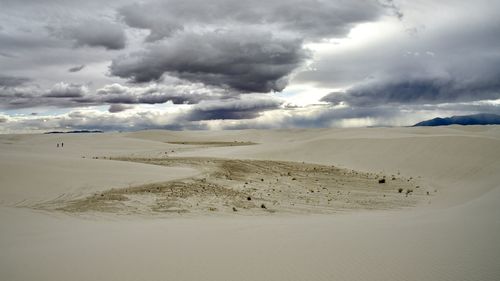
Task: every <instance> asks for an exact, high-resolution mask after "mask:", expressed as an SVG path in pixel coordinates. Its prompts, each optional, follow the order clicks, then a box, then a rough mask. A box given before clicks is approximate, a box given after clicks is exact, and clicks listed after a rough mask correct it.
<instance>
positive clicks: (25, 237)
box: [0, 126, 500, 281]
mask: <svg viewBox="0 0 500 281" xmlns="http://www.w3.org/2000/svg"><path fill="white" fill-rule="evenodd" d="M60 141H64V143H65V147H64V148H63V149H57V148H56V147H55V144H56V143H57V142H60ZM167 141H174V142H175V141H198V142H201V141H252V142H256V143H259V144H258V145H250V146H233V147H222V146H217V147H198V148H197V147H196V146H194V147H193V146H189V147H187V146H183V145H180V144H168V143H165V142H167ZM172 150H173V151H174V152H172ZM165 152H167V153H168V155H171V156H177V157H182V156H196V157H200V156H209V157H224V158H235V159H265V160H287V161H298V162H302V161H305V162H311V163H318V164H328V165H332V164H333V165H336V166H341V167H345V168H350V169H356V170H361V171H367V172H384V173H386V174H389V175H390V174H397V173H398V172H399V173H400V174H401V175H404V176H406V177H415V178H417V177H418V179H419V180H421V181H422V182H423V184H424V185H425V188H429V189H430V190H436V191H437V192H435V193H434V194H433V195H432V196H429V199H426V200H424V201H422V202H421V204H419V206H417V207H412V208H405V209H393V210H385V211H351V212H346V213H339V214H328V215H295V214H280V213H276V214H267V215H252V216H242V215H237V214H236V215H227V214H224V215H213V214H212V215H207V216H183V215H178V216H172V217H167V218H158V217H148V216H143V215H134V216H114V215H113V214H86V215H84V216H80V215H74V214H67V213H63V212H57V211H51V212H48V211H39V210H33V209H30V208H21V207H15V205H16V204H18V205H19V202H36V201H43V200H47V199H51V198H55V197H57V196H60V195H62V194H82V195H83V194H89V193H92V192H95V191H98V190H106V189H109V188H112V187H127V186H128V185H138V184H142V183H148V182H157V181H165V180H170V179H174V178H183V177H188V176H192V175H195V174H197V173H198V171H196V170H193V169H190V168H185V167H178V168H176V167H161V166H153V165H145V164H138V163H132V162H118V161H110V160H99V159H97V160H96V159H92V157H103V156H122V155H129V156H137V157H158V156H161V155H164V153H165ZM82 156H85V158H82ZM499 183H500V127H499V126H471V127H457V126H452V127H440V128H365V129H317V130H312V129H311V130H278V131H264V130H247V131H221V132H213V131H210V132H166V131H145V132H136V133H128V134H92V135H23V136H15V135H3V136H0V200H1V205H0V229H1V231H0V280H443V281H444V280H500V266H499V260H500V235H499V233H500V219H499V218H500V184H499ZM20 205H22V204H20Z"/></svg>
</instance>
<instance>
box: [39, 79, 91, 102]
mask: <svg viewBox="0 0 500 281" xmlns="http://www.w3.org/2000/svg"><path fill="white" fill-rule="evenodd" d="M87 92H88V89H87V87H86V86H84V85H80V84H67V83H64V82H60V83H57V84H55V85H54V87H53V88H52V89H51V90H50V91H49V92H48V93H47V94H45V95H44V97H48V98H80V97H83V96H84V95H85V94H86V93H87Z"/></svg>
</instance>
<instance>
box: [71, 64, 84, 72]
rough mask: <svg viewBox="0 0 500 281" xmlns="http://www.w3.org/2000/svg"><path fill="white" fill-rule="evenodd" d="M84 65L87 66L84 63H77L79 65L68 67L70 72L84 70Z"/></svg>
mask: <svg viewBox="0 0 500 281" xmlns="http://www.w3.org/2000/svg"><path fill="white" fill-rule="evenodd" d="M84 67H85V65H84V64H82V65H77V66H74V67H71V68H70V69H68V72H78V71H80V70H82V69H83V68H84Z"/></svg>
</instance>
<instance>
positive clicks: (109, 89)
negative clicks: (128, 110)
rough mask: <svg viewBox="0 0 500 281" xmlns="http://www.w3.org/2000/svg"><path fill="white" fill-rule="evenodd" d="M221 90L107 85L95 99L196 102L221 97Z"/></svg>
mask: <svg viewBox="0 0 500 281" xmlns="http://www.w3.org/2000/svg"><path fill="white" fill-rule="evenodd" d="M220 97H221V96H220V91H219V92H217V91H214V92H213V93H210V92H208V91H206V90H203V89H199V88H196V87H186V86H182V85H179V86H175V85H174V86H167V85H158V84H151V85H149V86H144V87H127V86H123V85H120V84H111V85H106V86H105V87H103V88H101V89H99V90H97V96H96V97H94V99H95V100H98V101H100V102H101V103H108V104H161V103H166V102H168V101H171V102H172V103H173V104H196V103H199V102H200V101H202V100H210V99H214V98H220Z"/></svg>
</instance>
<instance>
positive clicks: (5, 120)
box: [0, 116, 8, 123]
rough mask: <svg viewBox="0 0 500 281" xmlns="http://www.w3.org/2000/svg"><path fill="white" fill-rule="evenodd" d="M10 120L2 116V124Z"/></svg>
mask: <svg viewBox="0 0 500 281" xmlns="http://www.w3.org/2000/svg"><path fill="white" fill-rule="evenodd" d="M7 121H8V120H7V118H6V117H4V116H0V123H6V122H7Z"/></svg>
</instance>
